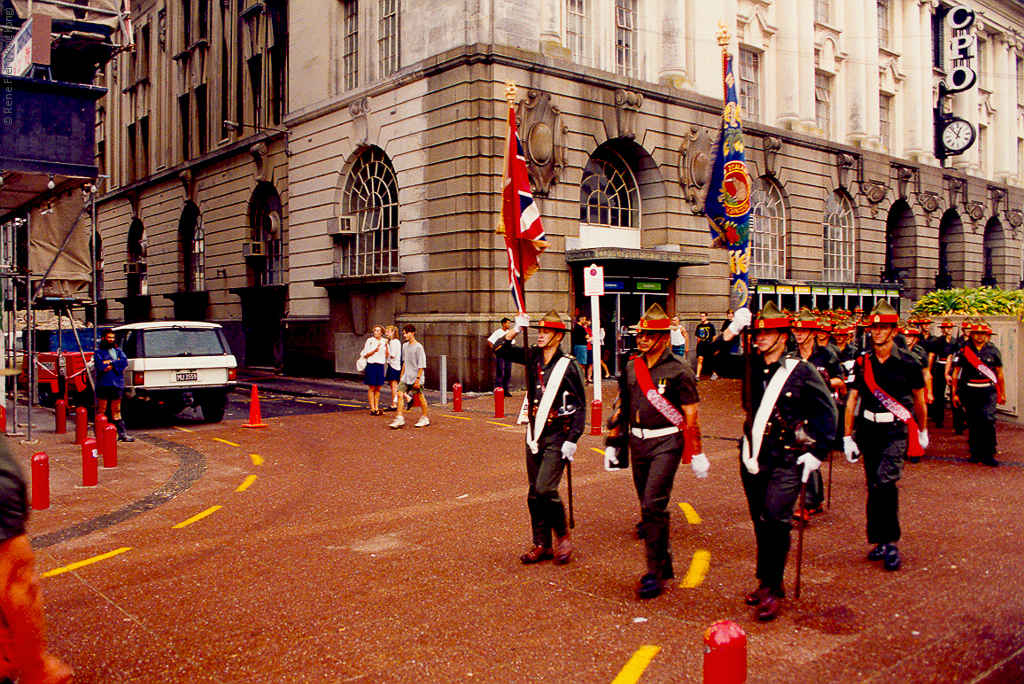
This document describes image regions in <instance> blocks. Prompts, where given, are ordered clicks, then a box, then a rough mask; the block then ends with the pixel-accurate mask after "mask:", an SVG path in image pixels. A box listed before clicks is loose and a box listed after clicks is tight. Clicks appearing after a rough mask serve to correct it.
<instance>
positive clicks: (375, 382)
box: [360, 325, 388, 416]
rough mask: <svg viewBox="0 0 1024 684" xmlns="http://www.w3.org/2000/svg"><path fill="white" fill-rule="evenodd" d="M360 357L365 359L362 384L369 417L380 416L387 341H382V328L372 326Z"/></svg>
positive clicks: (381, 412)
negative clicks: (364, 387)
mask: <svg viewBox="0 0 1024 684" xmlns="http://www.w3.org/2000/svg"><path fill="white" fill-rule="evenodd" d="M360 356H361V357H362V358H364V359H366V369H365V370H364V371H363V382H364V383H365V384H366V398H367V400H368V401H369V402H370V415H371V416H380V415H384V412H383V411H381V410H380V388H381V387H382V386H383V385H384V374H385V366H387V358H388V357H387V340H385V339H384V326H381V325H375V326H373V334H372V335H371V336H370V337H369V338H368V339H367V340H366V344H364V345H363V351H362V353H361V354H360Z"/></svg>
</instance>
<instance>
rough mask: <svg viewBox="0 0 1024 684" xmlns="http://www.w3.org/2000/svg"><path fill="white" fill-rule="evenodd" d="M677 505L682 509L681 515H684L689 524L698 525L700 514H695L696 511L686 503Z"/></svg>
mask: <svg viewBox="0 0 1024 684" xmlns="http://www.w3.org/2000/svg"><path fill="white" fill-rule="evenodd" d="M679 507H680V508H682V509H683V515H685V516H686V522H688V523H690V524H691V525H700V516H699V515H697V511H695V510H694V509H693V506H691V505H690V504H688V503H681V504H679Z"/></svg>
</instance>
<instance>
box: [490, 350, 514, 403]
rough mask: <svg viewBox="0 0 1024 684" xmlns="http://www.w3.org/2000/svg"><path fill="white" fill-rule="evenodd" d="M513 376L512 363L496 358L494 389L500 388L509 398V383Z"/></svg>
mask: <svg viewBox="0 0 1024 684" xmlns="http://www.w3.org/2000/svg"><path fill="white" fill-rule="evenodd" d="M511 376H512V362H511V361H509V360H508V359H503V358H501V357H500V356H495V357H494V387H495V389H497V388H498V387H500V388H501V389H502V390H504V391H505V395H506V396H508V381H509V378H511Z"/></svg>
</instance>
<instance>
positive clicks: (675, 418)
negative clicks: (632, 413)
mask: <svg viewBox="0 0 1024 684" xmlns="http://www.w3.org/2000/svg"><path fill="white" fill-rule="evenodd" d="M633 370H634V371H635V372H636V381H637V384H639V385H640V390H641V391H642V392H643V393H644V396H645V397H646V398H647V401H649V402H651V405H652V406H654V408H656V409H658V413H660V414H661V415H663V416H665V418H666V419H667V420H668V421H669V422H670V423H672V424H673V425H675V426H676V427H677V428H679V429H680V430H682V432H683V463H689V462H690V457H691V456H692V455H693V449H692V443H691V442H692V440H691V435H690V429H689V428H688V427H687V426H686V416H684V415H683V414H682V413H680V412H679V411H677V410H676V407H675V406H673V405H672V404H670V403H669V401H668V399H666V398H665V397H663V396H661V395H660V394H658V390H656V389H655V388H654V380H653V379H652V378H651V371H650V370H648V368H647V363H646V362H645V361H644V356H643V354H639V355H637V356H636V358H634V359H633Z"/></svg>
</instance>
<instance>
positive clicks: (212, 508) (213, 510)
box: [171, 506, 222, 530]
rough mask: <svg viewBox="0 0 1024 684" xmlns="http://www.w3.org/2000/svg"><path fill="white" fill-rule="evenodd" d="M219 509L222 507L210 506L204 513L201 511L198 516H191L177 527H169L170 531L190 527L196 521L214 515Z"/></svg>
mask: <svg viewBox="0 0 1024 684" xmlns="http://www.w3.org/2000/svg"><path fill="white" fill-rule="evenodd" d="M221 508H222V506H210V507H209V508H207V509H206V510H205V511H203V512H202V513H200V514H199V515H193V516H192V517H191V518H189V519H188V520H184V521H182V522H180V523H178V524H177V525H173V526H172V527H171V529H173V530H180V529H181V528H182V527H185V526H187V525H191V524H192V523H194V522H198V521H200V520H202V519H203V518H205V517H206V516H208V515H211V514H213V513H216V512H217V511H219V510H220V509H221Z"/></svg>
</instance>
